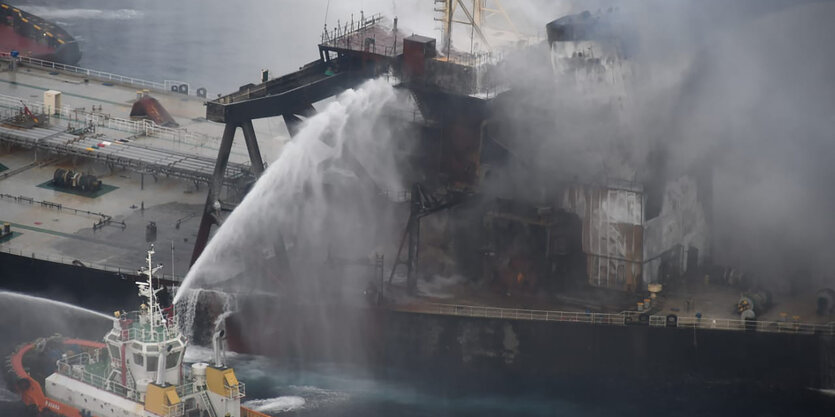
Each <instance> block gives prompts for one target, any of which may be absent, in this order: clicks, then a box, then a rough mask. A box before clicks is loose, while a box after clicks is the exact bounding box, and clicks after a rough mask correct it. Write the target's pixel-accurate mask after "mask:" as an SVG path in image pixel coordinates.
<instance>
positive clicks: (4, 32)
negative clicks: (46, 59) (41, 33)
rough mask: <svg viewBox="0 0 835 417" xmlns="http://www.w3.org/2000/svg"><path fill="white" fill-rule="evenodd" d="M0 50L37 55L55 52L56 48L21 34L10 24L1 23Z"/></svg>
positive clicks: (24, 54)
mask: <svg viewBox="0 0 835 417" xmlns="http://www.w3.org/2000/svg"><path fill="white" fill-rule="evenodd" d="M0 51H19V52H20V53H21V55H23V56H33V57H37V56H41V55H47V54H51V53H54V52H55V48H50V47H49V46H48V45H42V44H39V43H37V42H35V41H34V40H32V39H29V38H27V37H25V36H21V35H19V34H18V33H17V32H15V31H14V29H12V28H11V27H9V26H5V25H0Z"/></svg>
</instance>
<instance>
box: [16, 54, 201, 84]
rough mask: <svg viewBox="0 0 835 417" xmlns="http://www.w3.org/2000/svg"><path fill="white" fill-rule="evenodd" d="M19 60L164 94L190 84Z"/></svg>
mask: <svg viewBox="0 0 835 417" xmlns="http://www.w3.org/2000/svg"><path fill="white" fill-rule="evenodd" d="M0 58H2V59H12V57H11V54H10V53H9V52H0ZM17 60H18V62H21V63H23V64H26V65H31V66H33V67H39V68H46V69H52V70H57V71H64V72H68V73H71V74H78V75H83V76H85V77H91V78H97V79H100V80H107V81H113V82H116V83H120V84H127V85H130V86H134V87H142V88H148V89H154V90H159V91H164V92H171V86H172V85H180V84H186V85H188V83H184V82H181V81H172V80H166V81H165V82H162V83H160V82H156V81H148V80H143V79H141V78H134V77H128V76H125V75H119V74H114V73H112V72H106V71H99V70H94V69H90V68H82V67H76V66H73V65H67V64H61V63H58V62H52V61H46V60H43V59H38V58H31V57H25V56H19V57H17Z"/></svg>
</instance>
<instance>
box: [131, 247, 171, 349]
mask: <svg viewBox="0 0 835 417" xmlns="http://www.w3.org/2000/svg"><path fill="white" fill-rule="evenodd" d="M154 253H155V252H154V245H153V244H151V247H150V248H149V249H148V254H147V256H146V258H145V259H146V260H147V261H148V266H147V267H145V266H143V267H141V268H140V269H139V273H140V275H147V276H148V282H147V283H145V282H137V283H136V284H137V285H138V286H139V296H140V297H145V298H146V299H148V317H149V318H150V320H151V321H150V324H151V329H155V328H156V327H157V326H158V325H162V326H165V322H164V321H163V320H161V319H162V311H161V309H160V307H159V305H158V304H157V292H159V291H160V290H161V289H158V290H154V274H155V273H156V272H157V271H159V270H160V268H162V264H159V265H157V266H153V261H152V259H153V256H154ZM158 316H159V317H158ZM151 335H152V336H151V337H152V338H156V332H153V331H152V332H151Z"/></svg>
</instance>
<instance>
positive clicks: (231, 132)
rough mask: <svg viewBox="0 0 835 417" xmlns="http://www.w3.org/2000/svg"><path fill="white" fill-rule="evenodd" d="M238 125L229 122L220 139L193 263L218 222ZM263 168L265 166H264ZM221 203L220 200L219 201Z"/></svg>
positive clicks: (204, 247) (193, 253) (195, 245)
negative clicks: (227, 166) (216, 206)
mask: <svg viewBox="0 0 835 417" xmlns="http://www.w3.org/2000/svg"><path fill="white" fill-rule="evenodd" d="M237 127H238V125H237V124H234V123H227V124H226V127H224V129H223V137H222V138H221V140H220V149H218V151H217V162H216V163H215V172H214V174H213V175H212V182H211V183H210V184H209V192H208V193H207V195H206V206H205V207H204V209H203V217H202V219H201V220H200V229H198V230H197V240H196V241H195V242H194V252H192V254H191V265H194V263H195V262H196V261H197V258H199V257H200V254H201V253H203V249H206V244H207V243H209V232H210V231H211V229H212V226H213V225H215V224H217V215H218V214H219V213H217V212H218V211H219V210H218V209H216V208H215V202H216V201H218V198H219V197H220V191H221V189H222V188H223V177H224V175H223V174H224V173H226V164H227V163H228V162H229V154H230V153H231V152H232V141H233V140H234V139H235V130H237ZM261 166H262V167H263V166H264V165H263V164H262V165H261ZM262 169H263V168H262ZM218 203H219V201H218ZM218 205H219V204H218Z"/></svg>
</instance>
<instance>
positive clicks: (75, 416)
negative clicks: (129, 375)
mask: <svg viewBox="0 0 835 417" xmlns="http://www.w3.org/2000/svg"><path fill="white" fill-rule="evenodd" d="M63 343H64V344H65V345H70V346H83V347H88V348H94V349H99V348H103V347H104V346H105V345H104V343H99V342H91V341H89V340H81V339H65V340H64V341H63ZM34 347H35V344H34V343H29V344H26V345H24V346H22V347H21V348H20V349H18V350H17V351H15V353H14V354H12V356H11V363H12V370H13V371H14V373H15V376H17V378H18V383H17V385H16V386H15V387H14V389H15V390H16V391H17V392H18V394H19V395H20V399H21V401H23V403H24V404H26V405H27V406H29V405H34V406H35V407H37V408H38V411H39V412H43V411H44V410H49V411H50V412H52V413H55V414H58V415H61V416H66V417H82V416H81V410H79V409H77V408H75V407H72V406H69V405H67V404H64V403H62V402H60V401H55V400H53V399H51V398H47V397H46V395H44V392H43V389H42V388H41V384H39V383H38V381H35V379H34V378H32V377H31V376H29V374H28V373H27V372H26V369H24V368H23V357H24V356H26V353H28V352H29V351H31V350H32V349H33V348H34ZM22 381H26V382H22Z"/></svg>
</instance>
